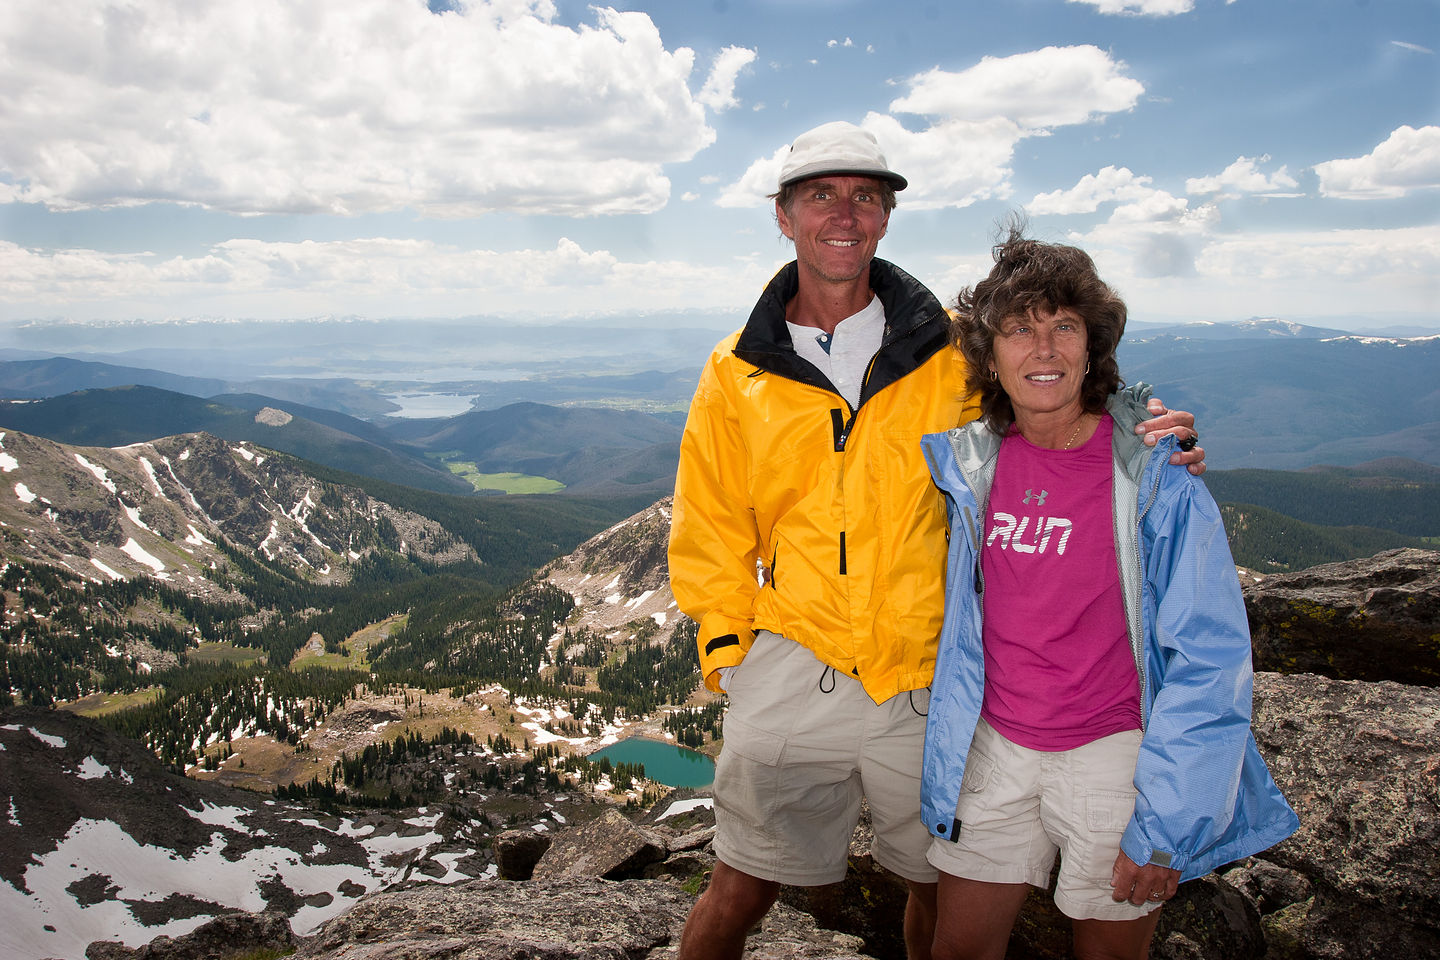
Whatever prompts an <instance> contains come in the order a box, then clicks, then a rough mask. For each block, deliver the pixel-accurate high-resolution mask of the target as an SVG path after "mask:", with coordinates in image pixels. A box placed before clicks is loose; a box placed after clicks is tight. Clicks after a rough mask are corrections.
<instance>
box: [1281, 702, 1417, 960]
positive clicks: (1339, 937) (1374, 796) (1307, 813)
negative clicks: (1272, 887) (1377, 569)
mask: <svg viewBox="0 0 1440 960" xmlns="http://www.w3.org/2000/svg"><path fill="white" fill-rule="evenodd" d="M1253 727H1254V730H1255V737H1256V740H1257V741H1258V742H1259V744H1260V750H1261V753H1262V754H1264V756H1265V758H1266V761H1267V762H1268V763H1269V766H1270V770H1271V772H1272V773H1273V774H1274V776H1275V780H1276V782H1277V783H1278V784H1279V785H1280V789H1281V790H1282V792H1284V794H1285V797H1286V799H1288V800H1289V801H1290V805H1291V806H1292V807H1294V808H1295V812H1296V813H1297V814H1298V815H1299V817H1300V829H1299V830H1298V831H1297V832H1296V833H1295V835H1294V836H1292V837H1291V838H1290V839H1288V840H1285V841H1284V842H1282V843H1280V844H1278V845H1277V846H1275V847H1274V848H1272V849H1270V850H1268V851H1266V852H1265V853H1263V854H1261V855H1260V857H1261V859H1263V860H1265V861H1268V862H1269V863H1272V864H1276V865H1278V866H1280V867H1284V868H1286V869H1289V870H1292V871H1295V872H1296V873H1299V874H1301V875H1303V877H1304V878H1305V879H1306V880H1307V881H1308V882H1309V883H1310V884H1311V885H1312V886H1313V887H1314V891H1315V897H1314V902H1313V903H1312V904H1311V906H1310V908H1309V910H1308V911H1307V913H1306V921H1305V924H1304V928H1305V932H1302V936H1301V939H1302V940H1303V941H1304V942H1305V943H1306V944H1307V949H1310V950H1311V951H1312V953H1313V955H1314V956H1341V955H1345V953H1344V951H1346V950H1351V951H1355V952H1353V953H1351V954H1349V955H1352V956H1361V955H1362V951H1364V950H1366V949H1368V948H1369V947H1368V944H1369V942H1370V941H1369V940H1368V938H1369V937H1370V936H1371V933H1369V932H1367V931H1377V930H1383V931H1384V936H1383V937H1381V938H1380V939H1379V940H1377V941H1375V942H1377V943H1383V944H1386V946H1387V949H1388V950H1389V951H1390V952H1389V953H1388V954H1386V955H1389V956H1404V955H1409V956H1430V955H1440V950H1437V951H1436V952H1427V949H1428V948H1426V947H1425V945H1426V944H1431V945H1433V944H1436V943H1437V942H1440V759H1437V758H1440V690H1436V689H1433V688H1428V687H1415V686H1404V685H1402V684H1398V683H1360V682H1356V681H1346V680H1330V679H1327V678H1325V677H1317V676H1313V675H1301V676H1280V675H1277V674H1257V675H1256V677H1255V714H1254V722H1253ZM1292 895H1295V894H1294V893H1292V894H1286V895H1285V897H1288V896H1292ZM1293 913H1294V911H1292V914H1293ZM1323 943H1330V944H1343V946H1334V947H1323V949H1322V944H1323ZM1327 951H1328V952H1327ZM1365 955H1368V954H1365Z"/></svg>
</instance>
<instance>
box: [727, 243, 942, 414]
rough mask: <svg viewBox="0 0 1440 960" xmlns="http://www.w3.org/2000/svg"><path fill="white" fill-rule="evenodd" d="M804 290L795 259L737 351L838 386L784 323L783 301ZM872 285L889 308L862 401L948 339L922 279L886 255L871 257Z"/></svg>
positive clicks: (797, 376) (804, 378) (773, 284)
mask: <svg viewBox="0 0 1440 960" xmlns="http://www.w3.org/2000/svg"><path fill="white" fill-rule="evenodd" d="M799 289H800V268H799V266H798V264H797V263H796V262H795V261H793V260H792V261H791V262H790V263H788V264H786V265H785V266H784V267H782V268H781V270H780V272H779V273H777V274H776V275H775V277H774V279H772V280H771V281H770V283H769V285H768V286H766V288H765V292H764V293H762V294H761V295H760V299H759V301H757V302H756V304H755V309H753V310H752V311H751V312H750V319H749V320H748V321H747V322H746V324H745V329H744V330H743V331H741V333H740V338H739V340H738V341H737V342H736V344H735V356H737V357H739V358H740V359H742V360H744V361H746V362H747V363H752V364H754V365H755V366H757V367H759V368H760V369H761V370H765V371H768V372H770V373H775V374H779V375H780V376H782V377H788V378H790V379H791V380H798V381H800V382H801V383H808V384H811V385H812V386H817V387H821V388H823V389H826V390H830V391H835V388H834V387H833V386H832V385H831V384H830V381H829V380H827V379H826V378H825V376H824V374H822V373H821V372H820V371H819V370H817V369H816V368H815V366H814V364H812V363H809V362H808V361H806V360H804V359H802V358H801V357H800V355H799V354H797V353H796V352H795V345H794V344H793V343H792V342H791V340H790V329H789V328H788V327H787V326H785V305H786V304H788V303H789V302H790V301H791V300H792V299H793V298H794V296H795V294H796V292H797V291H798V290H799ZM870 289H872V290H874V291H875V295H876V296H877V297H879V298H880V303H881V305H882V306H883V307H884V308H885V337H884V340H883V341H882V342H881V344H880V351H879V353H877V354H876V355H875V361H874V363H873V365H872V366H871V369H870V373H869V375H868V376H867V377H866V378H865V388H864V390H863V392H862V393H861V395H860V403H861V405H862V406H863V405H864V403H865V401H866V400H867V399H868V398H869V397H871V396H873V395H875V394H876V393H877V392H879V391H880V390H883V389H884V388H885V387H887V386H889V385H890V384H892V383H894V382H895V381H896V380H899V379H900V378H901V377H903V376H905V375H906V374H907V373H909V372H911V371H912V370H914V369H915V368H916V367H918V366H920V364H922V363H924V362H925V361H926V360H928V359H930V357H932V356H934V354H935V353H936V351H938V350H940V349H942V348H944V347H945V346H946V344H947V342H948V336H947V329H948V326H949V317H948V316H947V314H946V313H945V308H944V307H942V306H941V305H940V301H939V300H937V299H935V295H934V294H933V293H931V292H930V291H929V289H927V288H926V287H925V285H924V284H922V283H921V282H920V281H919V280H916V279H915V278H914V277H912V276H910V274H908V273H906V272H905V271H904V270H901V269H900V268H899V267H897V266H895V265H894V264H893V263H890V262H889V261H886V260H881V259H879V258H878V257H877V258H875V259H873V260H871V261H870Z"/></svg>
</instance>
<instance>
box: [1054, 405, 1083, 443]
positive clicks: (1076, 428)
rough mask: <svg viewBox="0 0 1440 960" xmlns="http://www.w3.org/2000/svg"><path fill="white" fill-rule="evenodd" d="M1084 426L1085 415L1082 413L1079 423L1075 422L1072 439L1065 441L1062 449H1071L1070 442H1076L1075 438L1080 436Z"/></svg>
mask: <svg viewBox="0 0 1440 960" xmlns="http://www.w3.org/2000/svg"><path fill="white" fill-rule="evenodd" d="M1083 426H1085V415H1084V414H1083V413H1082V414H1081V415H1080V420H1079V422H1077V423H1076V424H1075V432H1074V433H1072V434H1070V439H1069V440H1066V441H1065V446H1063V447H1061V448H1060V449H1061V450H1069V449H1070V444H1072V443H1074V442H1075V438H1076V437H1078V436H1080V428H1081V427H1083Z"/></svg>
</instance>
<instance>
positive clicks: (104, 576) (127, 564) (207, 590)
mask: <svg viewBox="0 0 1440 960" xmlns="http://www.w3.org/2000/svg"><path fill="white" fill-rule="evenodd" d="M0 471H3V476H4V482H5V484H6V486H7V487H8V488H9V490H8V493H9V494H10V495H9V496H0V523H3V525H4V527H3V529H4V530H5V531H6V534H7V540H6V542H5V543H4V544H3V553H4V554H5V555H6V556H14V557H16V558H23V559H25V560H28V561H31V562H43V563H48V564H52V565H55V566H59V567H62V568H65V569H67V570H70V571H71V572H73V573H75V574H77V575H79V576H80V577H82V578H84V579H87V580H94V581H97V582H105V581H114V580H126V579H130V578H133V577H137V576H147V577H153V578H156V579H158V580H161V581H164V582H166V583H169V584H170V585H172V586H174V587H176V588H177V589H178V590H180V591H182V592H184V593H190V594H195V595H200V596H208V597H210V598H212V599H223V598H227V597H233V596H234V594H233V592H232V590H233V587H232V584H233V582H234V581H235V580H236V579H237V578H242V577H244V576H245V575H246V574H245V572H244V571H243V570H237V569H236V568H235V560H236V558H237V557H240V558H246V557H257V558H263V560H264V561H265V562H266V563H267V564H269V565H270V566H271V568H272V569H278V570H284V571H287V572H288V574H289V575H290V576H291V577H294V578H295V579H297V580H300V581H306V582H317V583H344V582H346V581H347V580H349V578H350V576H351V574H352V572H353V570H354V567H355V564H356V562H357V561H359V560H361V559H362V558H364V557H366V556H368V555H369V554H371V553H373V552H375V551H377V550H383V549H389V550H392V551H397V552H402V553H406V554H409V555H412V556H415V557H419V558H423V559H425V560H426V561H427V562H432V563H437V564H442V565H443V564H446V563H457V562H460V561H464V560H468V561H471V562H474V561H475V560H476V559H477V557H476V554H475V550H474V549H473V548H472V547H471V546H469V545H468V544H467V543H465V542H464V541H463V540H461V539H459V538H458V537H456V536H454V535H453V534H451V533H450V532H448V531H446V530H445V529H443V528H442V527H441V526H440V524H438V523H436V522H435V521H433V520H429V519H427V518H425V517H423V516H420V515H417V514H413V513H409V512H405V511H401V510H396V509H394V508H392V507H391V506H390V505H389V504H387V503H384V502H382V501H378V500H374V499H372V498H370V497H368V496H367V495H366V494H364V493H363V492H362V491H360V490H357V489H354V488H343V487H340V486H337V485H334V484H328V483H324V482H322V481H319V480H316V479H315V478H314V477H313V476H311V475H309V474H308V473H307V472H306V471H305V469H304V468H303V466H302V464H301V463H300V462H299V461H296V460H294V459H293V458H291V457H288V456H277V455H274V454H272V453H270V452H268V451H264V450H260V449H257V448H255V447H253V446H251V445H250V444H248V443H244V442H241V443H235V442H233V441H226V440H221V439H218V438H216V437H213V436H210V435H208V434H203V433H199V434H189V435H182V436H174V437H165V438H162V439H159V440H154V441H150V442H144V443H134V444H130V445H128V446H124V447H118V448H103V447H77V446H71V445H65V444H58V443H54V442H52V441H50V440H46V439H43V438H40V437H35V436H31V435H28V434H25V433H19V432H16V431H7V432H4V433H3V434H0Z"/></svg>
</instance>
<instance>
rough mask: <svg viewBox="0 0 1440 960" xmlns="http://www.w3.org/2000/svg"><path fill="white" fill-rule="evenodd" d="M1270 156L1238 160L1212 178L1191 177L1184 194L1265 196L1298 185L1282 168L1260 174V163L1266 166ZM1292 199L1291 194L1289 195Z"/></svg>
mask: <svg viewBox="0 0 1440 960" xmlns="http://www.w3.org/2000/svg"><path fill="white" fill-rule="evenodd" d="M1269 162H1270V156H1269V155H1268V154H1266V155H1265V156H1262V157H1258V158H1256V157H1237V158H1236V159H1235V162H1234V163H1232V164H1230V166H1228V167H1226V168H1225V169H1224V170H1222V171H1221V172H1220V173H1218V174H1217V175H1215V176H1213V177H1192V178H1191V179H1188V180H1186V181H1185V192H1186V193H1222V192H1232V191H1233V192H1235V193H1264V194H1277V193H1279V192H1280V191H1283V190H1293V189H1294V188H1295V187H1297V186H1299V184H1298V183H1297V182H1296V180H1295V178H1294V177H1292V176H1290V174H1289V172H1288V171H1287V170H1286V168H1285V167H1284V166H1281V167H1280V169H1279V170H1276V171H1275V172H1274V173H1272V174H1270V175H1269V176H1266V175H1265V174H1264V173H1261V172H1260V166H1259V165H1260V164H1262V163H1269ZM1292 196H1293V194H1292Z"/></svg>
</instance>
